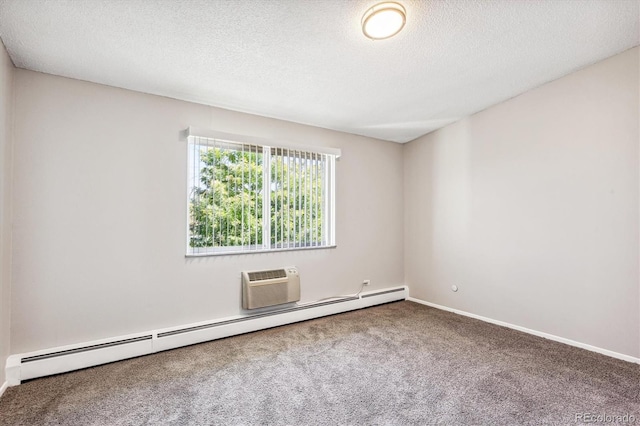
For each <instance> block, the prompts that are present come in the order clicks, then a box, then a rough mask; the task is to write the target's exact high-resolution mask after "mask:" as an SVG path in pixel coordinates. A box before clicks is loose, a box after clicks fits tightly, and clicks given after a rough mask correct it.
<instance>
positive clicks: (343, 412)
mask: <svg viewBox="0 0 640 426" xmlns="http://www.w3.org/2000/svg"><path fill="white" fill-rule="evenodd" d="M587 413H589V414H591V415H594V416H595V415H607V416H624V415H631V416H634V417H633V420H635V423H636V424H640V365H637V364H631V363H627V362H624V361H619V360H616V359H613V358H609V357H606V356H603V355H598V354H595V353H592V352H588V351H584V350H581V349H577V348H573V347H570V346H566V345H563V344H560V343H556V342H551V341H548V340H545V339H541V338H538V337H534V336H531V335H528V334H524V333H520V332H517V331H514V330H510V329H506V328H502V327H498V326H495V325H492V324H487V323H483V322H481V321H477V320H473V319H470V318H466V317H462V316H458V315H455V314H451V313H448V312H444V311H439V310H436V309H433V308H429V307H426V306H423V305H419V304H416V303H412V302H397V303H392V304H387V305H383V306H377V307H373V308H369V309H364V310H360V311H355V312H349V313H345V314H341V315H335V316H331V317H326V318H321V319H317V320H312V321H307V322H303V323H298V324H293V325H288V326H284V327H278V328H274V329H270V330H265V331H260V332H256V333H251V334H246V335H242V336H236V337H231V338H227V339H223V340H218V341H214V342H209V343H204V344H200V345H194V346H190V347H186V348H180V349H176V350H172V351H167V352H163V353H158V354H154V355H149V356H145V357H140V358H136V359H131V360H127V361H121V362H117V363H113V364H108V365H103V366H99V367H94V368H89V369H86V370H82V371H77V372H72V373H68V374H62V375H58V376H53V377H47V378H42V379H37V380H33V381H30V382H27V383H24V384H22V385H20V386H17V387H12V388H9V389H8V390H7V391H6V392H5V394H4V396H3V397H2V398H1V399H0V424H3V425H30V426H31V425H44V424H46V425H279V424H287V425H324V424H326V425H338V424H340V425H342V424H350V425H376V424H385V425H405V424H415V425H428V424H443V425H525V424H554V425H555V424H576V423H577V424H580V423H582V421H580V419H578V421H576V415H577V414H578V415H579V414H583V415H584V414H587ZM583 419H591V420H593V419H594V417H591V418H589V417H583ZM608 419H609V423H611V422H613V420H624V419H623V418H617V417H616V418H614V417H609V418H608ZM603 420H606V419H603ZM602 423H605V422H602ZM614 423H615V422H614ZM620 423H622V422H620ZM629 423H633V422H629Z"/></svg>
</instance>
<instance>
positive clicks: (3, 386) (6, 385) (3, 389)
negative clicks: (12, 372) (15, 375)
mask: <svg viewBox="0 0 640 426" xmlns="http://www.w3.org/2000/svg"><path fill="white" fill-rule="evenodd" d="M8 387H9V383H7V382H6V381H5V382H4V383H3V384H2V386H0V398H2V395H4V391H6V390H7V388H8Z"/></svg>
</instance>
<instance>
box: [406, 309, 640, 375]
mask: <svg viewBox="0 0 640 426" xmlns="http://www.w3.org/2000/svg"><path fill="white" fill-rule="evenodd" d="M407 300H409V301H411V302H415V303H419V304H421V305H425V306H430V307H432V308H436V309H440V310H442V311H448V312H452V313H454V314H458V315H463V316H465V317H469V318H474V319H477V320H480V321H484V322H488V323H491V324H495V325H499V326H502V327H507V328H511V329H513V330H518V331H522V332H523V333H527V334H532V335H534V336H538V337H542V338H545V339H548V340H553V341H555V342H560V343H564V344H565V345H570V346H575V347H577V348H581V349H586V350H588V351H591V352H597V353H599V354H602V355H606V356H610V357H612V358H617V359H621V360H623V361H627V362H632V363H635V364H640V358H636V357H633V356H630V355H625V354H621V353H619V352H614V351H610V350H608V349H603V348H599V347H597V346H592V345H589V344H586V343H581V342H576V341H575V340H571V339H566V338H564V337H560V336H556V335H553V334H549V333H544V332H542V331H537V330H532V329H530V328H526V327H522V326H519V325H515V324H510V323H508V322H504V321H499V320H495V319H492V318H487V317H483V316H481V315H476V314H472V313H470V312H465V311H461V310H459V309H454V308H449V307H447V306H443V305H437V304H435V303H431V302H427V301H425V300H421V299H416V298H415V297H408V298H407Z"/></svg>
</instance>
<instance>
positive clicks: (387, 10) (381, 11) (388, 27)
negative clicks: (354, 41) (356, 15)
mask: <svg viewBox="0 0 640 426" xmlns="http://www.w3.org/2000/svg"><path fill="white" fill-rule="evenodd" d="M406 19H407V16H406V11H405V10H404V7H402V5H400V4H398V3H392V2H386V3H379V4H377V5H375V6H373V7H372V8H370V9H369V10H367V11H366V12H365V14H364V15H363V16H362V32H363V33H364V35H366V36H367V37H369V38H370V39H373V40H383V39H385V38H389V37H393V36H394V35H396V34H398V33H399V32H400V30H401V29H402V28H403V27H404V24H405V22H406Z"/></svg>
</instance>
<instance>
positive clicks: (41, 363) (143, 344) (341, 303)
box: [6, 286, 409, 386]
mask: <svg viewBox="0 0 640 426" xmlns="http://www.w3.org/2000/svg"><path fill="white" fill-rule="evenodd" d="M408 297H409V290H408V288H407V287H406V286H404V287H395V288H390V289H385V290H378V291H371V292H368V293H364V294H360V296H350V297H339V298H335V299H331V300H327V301H323V302H317V303H309V304H304V305H296V306H291V307H286V308H284V309H278V310H274V311H269V312H261V313H257V314H250V315H240V316H236V317H231V318H226V319H222V320H218V321H206V322H201V323H195V324H189V325H184V326H180V327H172V328H166V329H161V330H154V331H150V332H146V333H138V334H132V335H127V336H120V337H115V338H111V339H103V340H97V341H93V342H87V343H84V344H78V345H68V346H63V347H58V348H51V349H46V350H42V351H36V352H29V353H24V354H16V355H11V356H10V357H9V358H8V359H7V364H6V380H7V383H8V384H9V386H15V385H19V384H20V382H21V381H23V380H29V379H34V378H37V377H44V376H49V375H52V374H58V373H64V372H68V371H73V370H78V369H81V368H87V367H92V366H96V365H100V364H106V363H109V362H114V361H120V360H124V359H127V358H133V357H137V356H141V355H148V354H152V353H155V352H160V351H164V350H168V349H174V348H179V347H182V346H187V345H193V344H196V343H202V342H206V341H210V340H216V339H221V338H224V337H230V336H235V335H238V334H243V333H249V332H252V331H257V330H264V329H267V328H271V327H277V326H281V325H285V324H291V323H295V322H299V321H305V320H309V319H313V318H320V317H323V316H327V315H333V314H338V313H342V312H348V311H352V310H356V309H362V308H368V307H370V306H375V305H380V304H383V303H389V302H395V301H398V300H406V299H407V298H408Z"/></svg>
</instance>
